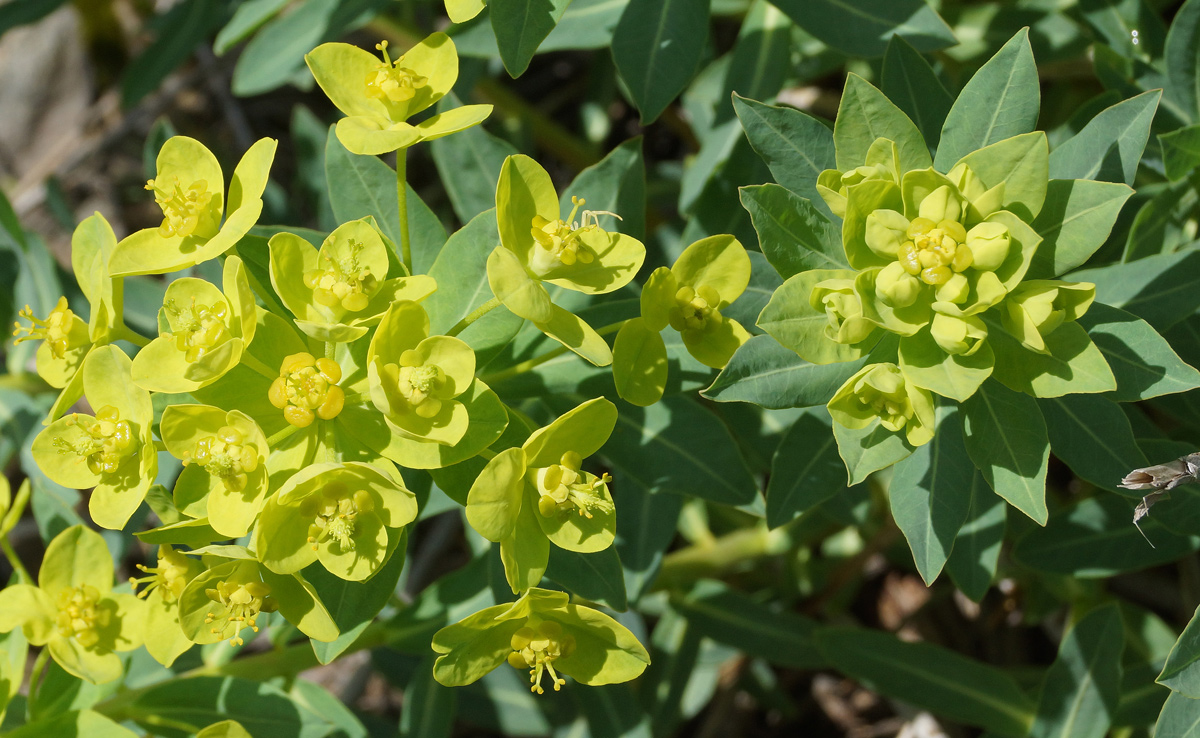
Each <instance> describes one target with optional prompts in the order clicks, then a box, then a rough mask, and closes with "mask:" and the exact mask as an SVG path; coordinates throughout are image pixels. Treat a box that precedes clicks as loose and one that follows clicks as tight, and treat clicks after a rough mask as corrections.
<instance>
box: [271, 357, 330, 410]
mask: <svg viewBox="0 0 1200 738" xmlns="http://www.w3.org/2000/svg"><path fill="white" fill-rule="evenodd" d="M341 380H342V368H341V367H340V366H338V364H337V362H335V361H334V360H332V359H316V358H313V355H312V354H308V353H302V354H292V355H291V356H288V357H286V358H285V359H284V360H283V363H282V364H281V365H280V367H279V378H278V379H276V380H275V381H274V382H272V383H271V389H270V390H269V391H268V392H267V397H268V398H269V399H270V400H271V404H272V405H274V406H275V407H277V408H279V409H280V410H283V417H284V419H285V420H287V422H288V423H290V424H292V425H294V426H296V427H297V428H307V427H308V426H310V425H312V422H313V420H314V419H315V418H320V419H322V420H333V419H334V418H336V417H337V416H338V413H340V412H341V411H342V406H343V405H345V404H346V393H345V392H344V391H342V388H341V387H338V386H337V383H338V382H340V381H341Z"/></svg>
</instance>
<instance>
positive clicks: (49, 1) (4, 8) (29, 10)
mask: <svg viewBox="0 0 1200 738" xmlns="http://www.w3.org/2000/svg"><path fill="white" fill-rule="evenodd" d="M66 2H67V0H10V1H9V2H7V3H4V4H3V5H0V36H2V35H4V34H5V33H7V32H8V31H9V30H11V29H13V28H16V27H17V26H23V25H26V24H29V23H34V22H36V21H39V20H41V19H42V18H45V17H46V16H48V15H50V14H51V13H53V12H54V11H55V10H58V8H59V7H60V6H62V5H63V4H65V3H66Z"/></svg>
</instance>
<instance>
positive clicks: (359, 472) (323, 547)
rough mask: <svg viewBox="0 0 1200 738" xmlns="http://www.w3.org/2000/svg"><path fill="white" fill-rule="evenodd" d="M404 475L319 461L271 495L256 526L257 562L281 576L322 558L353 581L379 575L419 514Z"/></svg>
mask: <svg viewBox="0 0 1200 738" xmlns="http://www.w3.org/2000/svg"><path fill="white" fill-rule="evenodd" d="M398 476H399V475H398V474H395V473H394V472H393V473H392V474H388V473H385V472H383V471H382V470H381V469H379V468H377V467H375V466H372V465H369V464H363V463H358V462H347V463H344V464H335V463H326V464H313V465H311V466H308V467H306V468H304V469H302V470H301V471H299V472H297V473H296V474H295V475H293V476H292V477H291V478H289V479H288V480H287V481H286V482H284V484H283V486H282V487H280V488H279V491H278V492H276V493H275V494H274V495H272V496H271V499H270V500H269V501H268V502H267V505H266V507H265V508H263V512H262V516H261V518H260V519H259V524H258V527H257V528H256V529H255V536H256V538H255V548H256V550H257V551H258V557H259V560H260V561H262V563H263V565H264V566H266V567H267V568H268V569H270V570H272V571H274V572H275V573H277V574H292V573H295V572H298V571H300V570H301V569H303V568H304V567H306V566H308V565H309V564H312V563H313V562H316V561H319V562H321V566H324V567H325V568H326V569H327V570H329V572H330V573H331V574H334V575H335V576H338V577H341V578H342V579H347V580H350V581H362V580H365V579H369V578H371V577H372V576H374V574H375V572H377V571H378V570H379V568H380V567H381V566H383V565H384V564H385V563H387V561H388V559H389V558H390V557H391V556H392V554H393V553H394V552H395V550H396V547H397V545H399V543H400V541H401V540H403V538H404V526H406V525H408V524H409V523H411V522H413V521H414V520H416V518H417V498H416V496H415V495H413V493H412V492H409V491H408V489H407V488H405V486H404V484H403V483H402V482H400V481H397V478H398Z"/></svg>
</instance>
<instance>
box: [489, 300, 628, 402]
mask: <svg viewBox="0 0 1200 738" xmlns="http://www.w3.org/2000/svg"><path fill="white" fill-rule="evenodd" d="M468 317H469V316H468ZM625 322H626V321H624V320H622V321H619V322H616V323H611V324H609V325H606V326H604V327H603V328H601V329H600V330H598V331H596V333H597V334H598V335H601V336H607V335H608V334H610V333H616V332H617V331H619V330H621V326H623V325H625ZM568 351H570V349H569V348H567V347H566V346H559V347H558V348H555V349H551V350H550V351H547V352H546V353H544V354H542V355H541V356H535V357H533V358H532V359H526V360H525V361H522V362H521V363H520V364H513V365H512V366H510V367H509V368H507V369H501V370H500V371H498V372H492V373H491V374H485V375H484V376H482V377H480V378H479V381H481V382H483V383H484V384H486V385H489V386H490V385H491V384H492V383H493V382H502V381H504V380H505V379H512V378H513V377H516V376H520V375H521V374H524V373H525V372H527V371H529V370H531V369H534V368H535V367H538V366H541V365H542V364H545V363H546V362H547V361H550V360H551V359H554V358H557V357H559V356H562V355H563V354H565V353H567V352H568Z"/></svg>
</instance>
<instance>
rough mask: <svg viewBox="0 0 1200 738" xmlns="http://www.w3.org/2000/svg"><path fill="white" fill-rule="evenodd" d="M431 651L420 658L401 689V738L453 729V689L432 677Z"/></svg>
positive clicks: (431, 736) (428, 737)
mask: <svg viewBox="0 0 1200 738" xmlns="http://www.w3.org/2000/svg"><path fill="white" fill-rule="evenodd" d="M433 662H434V655H433V654H430V655H429V656H427V657H426V658H425V659H423V660H422V661H421V665H420V666H418V667H417V669H416V671H414V672H413V676H412V679H410V680H409V682H408V686H407V687H406V688H405V690H404V709H403V710H401V711H400V735H401V738H446V736H449V735H450V733H451V731H452V730H453V729H454V714H455V703H456V702H457V700H456V699H455V692H454V690H453V689H452V688H450V687H443V686H442V685H440V684H438V683H437V681H436V680H435V679H434V678H433Z"/></svg>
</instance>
